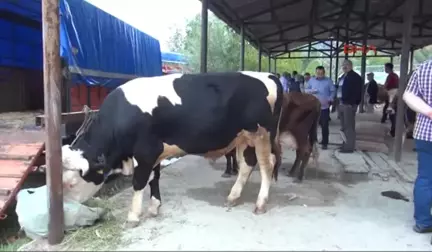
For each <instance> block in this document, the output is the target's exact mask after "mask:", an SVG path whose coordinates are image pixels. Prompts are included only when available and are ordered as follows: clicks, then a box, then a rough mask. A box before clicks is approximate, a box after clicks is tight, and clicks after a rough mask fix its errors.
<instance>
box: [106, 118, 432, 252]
mask: <svg viewBox="0 0 432 252" xmlns="http://www.w3.org/2000/svg"><path fill="white" fill-rule="evenodd" d="M332 124H335V125H334V126H332V130H331V132H332V134H331V142H333V143H335V142H338V141H339V139H338V136H337V126H336V123H332ZM336 148H337V146H336V145H330V146H329V150H323V151H321V155H320V167H319V169H318V170H317V169H314V167H312V163H310V165H309V168H308V170H307V175H306V176H307V178H306V180H305V181H304V182H303V183H302V184H294V183H292V179H291V178H289V177H287V176H285V174H284V171H281V172H280V174H279V180H278V181H277V182H276V183H273V184H272V187H271V189H270V200H269V205H268V212H267V213H266V214H264V215H254V214H253V213H252V211H253V209H254V205H255V200H256V197H257V194H258V191H259V187H260V176H259V172H258V169H255V171H254V172H253V174H252V176H251V178H250V180H249V182H248V184H247V185H246V187H245V189H244V191H243V195H242V197H241V200H240V204H239V205H238V206H237V207H235V208H233V209H231V211H227V209H226V208H225V207H224V202H225V198H226V196H227V195H228V193H229V191H230V189H231V186H232V185H233V183H234V180H235V178H234V177H232V178H228V179H226V178H222V177H221V174H222V172H223V170H224V168H225V159H220V160H218V161H217V162H216V164H215V165H214V166H211V165H210V164H209V163H208V161H206V160H205V159H204V158H201V157H196V156H187V157H184V158H182V159H181V160H179V161H178V162H176V163H174V164H172V165H171V166H169V167H167V168H165V169H164V170H163V171H162V177H161V182H160V186H161V193H162V204H163V205H162V207H161V212H160V215H159V216H158V217H156V218H143V221H142V223H141V224H140V225H139V226H138V227H136V228H134V229H129V230H125V231H124V240H125V241H126V244H127V246H123V247H121V248H119V250H141V251H143V250H395V251H396V250H410V251H411V250H412V251H414V250H417V251H418V250H431V248H432V246H431V245H430V239H431V236H430V235H422V234H417V233H414V232H413V231H412V225H413V217H412V216H413V209H412V202H411V198H412V184H411V183H406V182H402V180H401V179H400V177H399V176H397V175H396V173H395V172H394V171H391V168H389V167H385V168H383V167H378V168H377V166H376V167H375V168H373V167H370V170H369V172H366V173H363V174H355V173H346V172H344V169H345V168H344V167H343V165H342V163H343V161H342V162H341V160H340V158H339V159H337V158H335V149H336ZM359 155H360V154H359ZM293 162H294V152H292V151H289V150H285V152H284V160H283V167H290V166H291V164H292V163H293ZM377 169H378V171H377ZM380 169H381V170H380ZM382 174H387V176H382ZM146 190H147V191H146V195H149V191H148V188H147V189H146ZM387 190H393V191H397V192H400V193H401V194H403V195H404V196H406V197H407V198H409V199H410V202H405V201H402V200H394V199H390V198H386V197H383V196H381V192H382V191H387ZM293 195H295V196H297V198H295V199H291V198H292V197H293ZM131 196H132V190H131V189H127V190H125V191H124V192H122V193H120V194H118V195H116V196H114V198H113V200H114V201H116V204H117V205H118V207H119V215H118V216H120V217H122V218H126V215H127V210H128V207H129V204H130V200H131ZM144 204H145V205H148V204H149V200H148V199H147V200H146V201H145V203H144Z"/></svg>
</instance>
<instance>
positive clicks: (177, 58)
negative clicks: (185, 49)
mask: <svg viewBox="0 0 432 252" xmlns="http://www.w3.org/2000/svg"><path fill="white" fill-rule="evenodd" d="M162 62H167V63H176V64H186V63H187V59H186V57H185V56H184V55H183V54H180V53H174V52H162Z"/></svg>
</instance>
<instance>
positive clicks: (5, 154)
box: [0, 142, 43, 160]
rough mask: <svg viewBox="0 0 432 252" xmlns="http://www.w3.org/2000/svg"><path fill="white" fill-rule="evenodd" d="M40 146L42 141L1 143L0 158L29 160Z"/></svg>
mask: <svg viewBox="0 0 432 252" xmlns="http://www.w3.org/2000/svg"><path fill="white" fill-rule="evenodd" d="M42 146H43V142H39V143H30V144H10V145H3V146H2V148H1V150H0V159H15V160H30V159H31V158H32V157H33V156H34V155H36V153H38V151H39V149H40V148H41V147H42Z"/></svg>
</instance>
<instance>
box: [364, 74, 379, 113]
mask: <svg viewBox="0 0 432 252" xmlns="http://www.w3.org/2000/svg"><path fill="white" fill-rule="evenodd" d="M367 79H368V81H369V82H368V84H367V90H366V91H367V94H368V95H369V101H368V105H367V112H368V113H373V111H374V105H375V104H376V103H377V102H378V83H377V82H376V81H375V79H374V73H372V72H371V73H368V74H367Z"/></svg>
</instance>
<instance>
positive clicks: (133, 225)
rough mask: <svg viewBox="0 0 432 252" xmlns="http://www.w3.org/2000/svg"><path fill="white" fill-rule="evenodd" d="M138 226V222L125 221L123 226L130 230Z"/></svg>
mask: <svg viewBox="0 0 432 252" xmlns="http://www.w3.org/2000/svg"><path fill="white" fill-rule="evenodd" d="M138 225H139V221H127V222H126V224H125V228H127V229H130V228H136V227H138Z"/></svg>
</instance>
